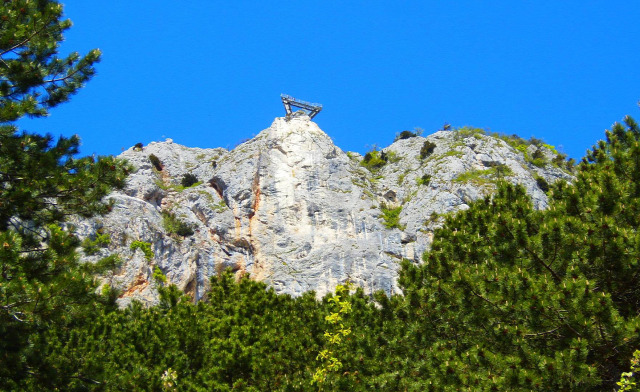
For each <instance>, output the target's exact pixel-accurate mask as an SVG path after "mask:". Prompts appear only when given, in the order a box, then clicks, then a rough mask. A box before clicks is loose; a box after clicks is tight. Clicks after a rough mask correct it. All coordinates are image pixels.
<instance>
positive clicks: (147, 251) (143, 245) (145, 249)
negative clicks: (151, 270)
mask: <svg viewBox="0 0 640 392" xmlns="http://www.w3.org/2000/svg"><path fill="white" fill-rule="evenodd" d="M129 249H131V250H132V251H134V252H135V251H136V249H140V250H141V251H142V253H144V257H145V259H147V260H148V261H151V260H153V257H154V256H155V255H154V254H153V250H151V244H150V243H149V242H143V241H133V242H132V243H131V245H130V246H129Z"/></svg>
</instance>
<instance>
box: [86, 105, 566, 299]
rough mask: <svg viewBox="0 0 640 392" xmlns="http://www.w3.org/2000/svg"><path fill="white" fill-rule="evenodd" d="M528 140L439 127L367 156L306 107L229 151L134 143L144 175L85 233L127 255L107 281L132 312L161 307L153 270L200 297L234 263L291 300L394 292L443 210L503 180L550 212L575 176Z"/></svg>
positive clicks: (93, 242) (96, 249) (92, 245)
mask: <svg viewBox="0 0 640 392" xmlns="http://www.w3.org/2000/svg"><path fill="white" fill-rule="evenodd" d="M522 142H523V141H522V140H521V139H520V142H518V141H517V140H516V139H509V138H502V139H501V138H498V137H495V136H491V135H487V134H486V133H485V132H482V131H480V130H476V129H463V130H457V131H439V132H436V133H434V134H432V135H429V136H428V137H426V138H425V137H421V136H415V135H413V134H410V135H408V137H406V138H399V140H397V141H396V142H394V143H393V144H392V145H390V146H389V147H386V148H384V149H382V150H380V151H371V152H369V153H368V154H367V155H366V156H364V157H363V156H361V155H360V154H357V153H345V152H343V151H342V150H341V149H340V148H338V147H337V146H335V145H334V144H333V142H332V140H331V138H330V137H329V136H328V135H327V134H326V133H324V132H323V131H322V130H321V129H320V128H319V127H318V126H317V125H316V124H315V123H314V122H313V121H311V119H310V118H309V117H308V116H307V115H305V114H301V113H294V114H293V115H291V116H288V117H281V118H276V119H275V120H274V122H273V123H272V124H271V126H270V127H269V128H267V129H265V130H263V131H262V132H260V133H259V134H258V135H257V136H256V137H254V138H253V139H251V140H249V141H247V142H245V143H242V144H240V145H238V146H237V147H235V148H234V149H233V150H231V151H227V150H225V149H222V148H215V149H201V148H188V147H184V146H181V145H178V144H175V143H173V142H172V141H171V140H170V139H169V140H167V141H165V142H159V143H151V144H149V145H148V146H145V147H143V148H140V147H139V146H138V147H132V148H131V149H129V150H127V151H125V152H124V153H122V154H121V156H120V158H124V159H127V160H128V161H129V162H130V163H132V164H133V165H134V166H135V167H136V169H137V170H136V171H135V173H133V174H132V175H131V176H130V178H129V183H128V186H127V188H126V189H125V190H124V191H123V192H114V193H113V194H111V195H110V197H111V198H112V199H113V200H114V201H115V206H114V208H113V211H112V212H111V213H110V214H108V215H107V216H104V217H101V218H98V219H94V220H89V221H81V222H79V223H78V228H79V231H80V233H81V235H82V236H84V237H85V238H86V240H85V253H86V259H87V260H88V261H95V260H97V259H99V258H101V257H104V256H107V255H110V254H118V255H120V257H121V259H122V260H124V263H123V265H122V266H121V267H120V268H119V269H118V270H116V271H114V272H113V273H112V274H110V275H108V276H105V277H104V279H105V282H106V283H108V284H110V285H111V286H114V287H116V288H119V289H121V290H122V292H123V294H122V296H121V298H120V300H119V301H120V304H121V305H126V304H127V303H129V302H130V301H131V299H138V300H141V301H143V302H146V303H148V304H153V303H155V302H156V301H157V291H156V289H155V287H156V285H157V284H159V283H158V282H157V279H154V278H153V276H154V271H155V273H156V274H158V272H162V273H163V274H164V275H165V276H166V278H167V280H168V281H169V282H171V283H174V284H176V285H177V286H178V287H179V288H180V289H181V290H183V291H185V292H186V293H188V294H189V295H191V296H192V297H193V298H194V299H195V300H199V299H202V298H203V297H205V296H206V293H207V289H208V285H209V279H210V277H211V276H212V275H215V274H218V273H219V272H220V271H222V270H224V269H226V268H231V269H232V270H234V271H236V273H237V274H245V273H249V274H250V276H251V277H252V278H254V279H258V280H262V281H265V282H267V283H268V284H269V285H270V286H272V287H273V288H274V289H275V290H276V291H277V292H281V293H289V294H292V295H300V294H302V293H303V292H306V291H309V290H314V291H315V292H316V293H317V294H318V295H323V294H325V293H326V292H328V291H332V290H333V288H334V287H335V286H336V285H337V284H338V283H341V282H344V281H346V280H350V281H351V282H354V283H355V284H356V285H357V286H360V287H362V288H364V290H365V291H366V292H368V293H371V292H374V291H376V290H384V291H385V292H387V293H396V292H398V286H397V284H396V278H397V271H398V269H399V262H400V261H401V260H402V259H403V258H405V259H410V260H413V261H415V262H420V257H421V254H422V253H423V252H424V251H425V250H426V249H427V248H428V247H429V245H430V243H431V240H432V237H433V236H432V232H433V229H434V228H435V227H438V226H439V225H440V224H441V223H442V221H443V219H444V218H443V215H445V214H448V213H450V212H454V211H458V210H462V209H466V208H468V203H470V202H472V201H474V200H477V199H479V198H482V197H485V196H487V195H490V194H491V192H492V191H493V189H494V188H495V183H496V181H497V180H498V179H501V178H502V179H504V180H507V181H509V182H513V183H520V184H522V185H523V186H524V187H525V188H526V189H527V192H528V193H529V195H530V196H531V197H532V200H533V202H534V205H535V206H536V208H545V207H546V205H547V197H546V195H545V192H544V190H545V189H546V186H547V185H548V184H550V183H552V182H554V181H556V180H558V179H565V180H570V179H571V178H572V177H571V175H570V174H569V173H568V172H567V171H566V170H565V168H564V167H563V165H562V164H560V163H559V162H560V161H559V160H558V159H557V157H558V156H557V155H556V153H555V152H554V151H553V150H552V149H551V148H550V146H548V147H545V146H543V145H536V144H530V143H529V144H528V143H522ZM518 143H520V144H518ZM554 161H555V162H556V163H555V164H554V163H553V162H554ZM99 239H102V242H100V241H99ZM132 244H133V245H132ZM146 244H149V245H148V246H147V245H146ZM145 247H147V250H146V252H145V249H144V248H145ZM87 250H90V251H87ZM149 250H150V251H151V252H149Z"/></svg>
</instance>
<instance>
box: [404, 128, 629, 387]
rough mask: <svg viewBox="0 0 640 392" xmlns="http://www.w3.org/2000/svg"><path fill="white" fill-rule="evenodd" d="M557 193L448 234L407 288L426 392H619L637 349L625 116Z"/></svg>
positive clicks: (475, 208) (495, 208) (513, 191)
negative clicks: (544, 204)
mask: <svg viewBox="0 0 640 392" xmlns="http://www.w3.org/2000/svg"><path fill="white" fill-rule="evenodd" d="M625 123H626V125H627V127H626V128H625V127H624V126H623V125H621V124H615V125H614V126H613V128H612V130H611V131H610V132H607V134H606V136H607V140H606V141H601V142H599V143H598V144H597V145H596V146H595V147H594V148H593V149H592V150H591V151H590V152H589V153H588V154H587V156H586V157H585V159H584V160H583V162H582V163H581V164H580V165H579V166H578V171H577V178H576V180H575V182H574V183H573V184H570V185H569V184H566V183H558V184H555V185H554V186H552V187H551V200H550V206H549V208H548V209H547V210H545V211H536V210H534V209H533V207H532V205H531V201H530V199H529V197H528V196H527V195H526V193H525V191H524V189H523V188H522V187H520V186H514V185H511V184H502V185H501V186H500V187H499V190H498V193H497V194H496V195H495V196H494V197H492V198H486V199H485V200H483V201H479V202H476V203H474V204H472V205H471V208H470V209H469V210H467V211H464V212H462V213H460V214H458V215H456V216H454V217H451V218H449V219H448V220H447V222H446V223H445V226H444V227H443V228H442V229H441V230H438V231H437V232H436V240H435V241H434V243H433V247H432V250H431V251H430V252H428V253H427V254H425V257H424V264H423V265H412V264H410V263H405V264H404V266H403V271H402V274H401V278H400V284H401V285H402V286H403V288H404V292H405V299H406V303H407V305H406V309H408V311H409V313H410V318H411V319H412V325H413V326H412V327H411V328H410V329H411V331H410V332H409V333H408V334H407V336H406V339H407V345H408V346H409V347H411V348H412V349H413V350H415V353H414V355H416V356H418V357H420V356H422V357H423V358H424V360H423V361H422V362H423V364H424V371H425V375H428V376H427V377H428V380H429V381H428V383H427V382H425V385H424V389H425V390H429V388H431V389H433V390H467V389H468V390H484V389H488V390H532V389H535V390H580V391H587V390H604V389H613V388H614V387H615V382H616V381H617V380H619V377H620V374H621V373H622V372H623V371H624V370H625V366H627V363H628V360H629V358H630V357H631V355H632V353H633V350H634V349H636V348H637V347H639V346H640V316H639V310H640V281H639V279H640V263H639V261H638V260H640V246H639V245H638V244H640V235H639V234H638V224H639V223H640V222H639V220H640V178H639V176H640V146H639V144H640V142H639V141H640V132H639V130H638V126H637V125H636V124H635V122H634V121H633V120H632V119H631V118H629V117H627V118H626V119H625Z"/></svg>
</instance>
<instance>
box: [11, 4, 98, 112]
mask: <svg viewBox="0 0 640 392" xmlns="http://www.w3.org/2000/svg"><path fill="white" fill-rule="evenodd" d="M70 27H71V21H70V20H68V19H62V5H61V4H59V3H58V2H57V1H50V0H11V1H4V2H3V4H2V7H0V124H2V123H7V122H10V121H15V120H18V119H19V118H21V117H23V116H25V115H27V116H30V117H42V116H46V115H47V114H48V110H49V109H50V108H53V107H55V106H57V105H59V104H60V103H63V102H66V101H67V100H69V98H70V96H71V95H73V94H75V93H76V92H77V90H78V89H79V88H81V87H82V86H83V85H84V83H85V82H87V81H88V80H89V79H91V77H92V76H93V75H94V73H95V70H94V68H93V65H94V64H95V63H96V62H98V61H99V60H100V51H99V50H97V49H94V50H92V51H90V52H89V53H88V54H86V55H85V56H80V55H79V54H78V53H76V52H74V53H71V54H70V55H68V56H66V57H64V58H60V57H58V55H57V54H58V46H59V44H60V43H61V42H62V41H63V33H64V32H65V31H66V30H67V29H69V28H70Z"/></svg>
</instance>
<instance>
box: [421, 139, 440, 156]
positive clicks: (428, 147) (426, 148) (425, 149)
mask: <svg viewBox="0 0 640 392" xmlns="http://www.w3.org/2000/svg"><path fill="white" fill-rule="evenodd" d="M435 149H436V144H435V143H433V142H431V141H429V140H426V141H425V142H424V144H423V145H422V147H421V148H420V159H425V158H427V157H428V156H429V155H431V154H433V151H434V150H435Z"/></svg>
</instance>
